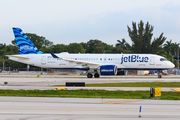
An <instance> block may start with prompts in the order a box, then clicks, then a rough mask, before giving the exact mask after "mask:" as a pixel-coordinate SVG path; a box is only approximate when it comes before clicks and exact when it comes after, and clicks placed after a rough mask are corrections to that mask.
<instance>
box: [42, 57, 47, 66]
mask: <svg viewBox="0 0 180 120" xmlns="http://www.w3.org/2000/svg"><path fill="white" fill-rule="evenodd" d="M41 65H46V56H42V57H41Z"/></svg>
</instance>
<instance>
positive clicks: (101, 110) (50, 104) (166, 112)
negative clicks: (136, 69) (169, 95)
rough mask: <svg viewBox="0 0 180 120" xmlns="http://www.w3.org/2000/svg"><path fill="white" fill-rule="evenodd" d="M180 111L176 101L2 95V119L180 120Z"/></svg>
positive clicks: (0, 106)
mask: <svg viewBox="0 0 180 120" xmlns="http://www.w3.org/2000/svg"><path fill="white" fill-rule="evenodd" d="M140 106H142V112H141V116H142V117H141V118H139V117H138V116H139V108H140ZM179 113H180V101H173V100H171V101H168V100H141V99H140V100H139V99H138V100H135V99H133V100H132V99H103V101H102V99H93V98H46V97H0V119H1V120H139V119H143V120H152V119H154V120H169V119H171V120H179V118H180V114H179Z"/></svg>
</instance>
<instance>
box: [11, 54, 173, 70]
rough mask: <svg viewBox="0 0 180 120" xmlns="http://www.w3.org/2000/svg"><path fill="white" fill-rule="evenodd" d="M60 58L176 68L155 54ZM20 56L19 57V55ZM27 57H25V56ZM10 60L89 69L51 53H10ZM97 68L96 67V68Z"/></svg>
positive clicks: (133, 67)
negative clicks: (55, 56)
mask: <svg viewBox="0 0 180 120" xmlns="http://www.w3.org/2000/svg"><path fill="white" fill-rule="evenodd" d="M56 55H57V56H58V57H60V58H64V59H72V60H77V61H87V62H92V63H99V64H100V65H116V66H117V68H118V69H122V70H163V69H170V68H174V64H173V63H171V62H170V61H167V60H166V59H165V58H164V57H162V56H159V55H154V54H68V53H60V54H56ZM18 56H19V57H18ZM23 57H25V58H23ZM9 59H10V60H14V61H17V62H21V63H25V64H29V65H33V66H38V67H42V68H51V69H78V70H88V69H89V68H88V67H87V66H85V65H79V64H77V63H71V62H68V61H64V60H60V59H56V58H53V57H52V56H51V54H25V55H9ZM94 69H96V68H94Z"/></svg>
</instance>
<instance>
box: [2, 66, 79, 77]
mask: <svg viewBox="0 0 180 120" xmlns="http://www.w3.org/2000/svg"><path fill="white" fill-rule="evenodd" d="M0 73H2V74H3V73H4V74H12V73H14V74H16V73H18V74H49V75H54V74H55V75H68V74H77V73H78V74H79V72H77V71H76V70H54V69H47V68H29V69H28V68H11V67H4V68H3V67H0Z"/></svg>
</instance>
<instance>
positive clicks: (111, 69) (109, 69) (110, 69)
mask: <svg viewBox="0 0 180 120" xmlns="http://www.w3.org/2000/svg"><path fill="white" fill-rule="evenodd" d="M99 70H100V71H99V73H100V75H116V74H117V66H115V65H102V66H100V68H99Z"/></svg>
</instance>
